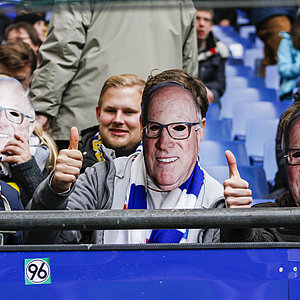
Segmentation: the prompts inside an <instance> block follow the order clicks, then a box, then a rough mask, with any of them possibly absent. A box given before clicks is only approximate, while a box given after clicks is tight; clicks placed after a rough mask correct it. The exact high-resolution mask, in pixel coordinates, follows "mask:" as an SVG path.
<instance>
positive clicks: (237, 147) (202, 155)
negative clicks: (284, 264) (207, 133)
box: [199, 140, 249, 166]
mask: <svg viewBox="0 0 300 300" xmlns="http://www.w3.org/2000/svg"><path fill="white" fill-rule="evenodd" d="M226 150H231V151H232V153H233V154H234V155H235V157H236V160H237V163H238V165H240V166H249V160H248V156H247V151H246V147H245V144H244V143H243V142H238V141H227V142H226V141H223V142H222V141H208V140H205V141H202V142H201V144H200V151H199V161H200V163H201V165H203V166H218V165H223V166H226V165H227V160H226V157H225V151H226Z"/></svg>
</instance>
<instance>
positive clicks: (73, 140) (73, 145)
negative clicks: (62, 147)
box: [68, 127, 79, 150]
mask: <svg viewBox="0 0 300 300" xmlns="http://www.w3.org/2000/svg"><path fill="white" fill-rule="evenodd" d="M78 143H79V133H78V129H77V128H76V127H72V128H71V130H70V144H69V148H68V149H69V150H71V149H72V150H78Z"/></svg>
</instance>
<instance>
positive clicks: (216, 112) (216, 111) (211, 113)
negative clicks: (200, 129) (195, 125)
mask: <svg viewBox="0 0 300 300" xmlns="http://www.w3.org/2000/svg"><path fill="white" fill-rule="evenodd" d="M219 118H220V107H219V105H218V104H217V103H211V104H209V106H208V110H207V112H206V119H207V120H219Z"/></svg>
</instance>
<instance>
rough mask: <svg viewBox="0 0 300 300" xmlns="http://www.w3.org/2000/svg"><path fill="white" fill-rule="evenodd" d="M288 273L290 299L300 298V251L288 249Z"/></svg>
mask: <svg viewBox="0 0 300 300" xmlns="http://www.w3.org/2000/svg"><path fill="white" fill-rule="evenodd" d="M287 251H288V252H287V254H288V262H289V266H288V273H289V297H290V299H299V298H300V278H299V272H300V250H299V249H288V250H287Z"/></svg>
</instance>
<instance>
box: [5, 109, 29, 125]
mask: <svg viewBox="0 0 300 300" xmlns="http://www.w3.org/2000/svg"><path fill="white" fill-rule="evenodd" d="M0 110H4V112H5V116H6V119H7V120H8V121H10V122H12V123H16V124H21V123H22V122H23V116H22V114H21V113H20V112H18V111H17V110H14V109H9V108H8V109H7V108H2V107H0Z"/></svg>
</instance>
